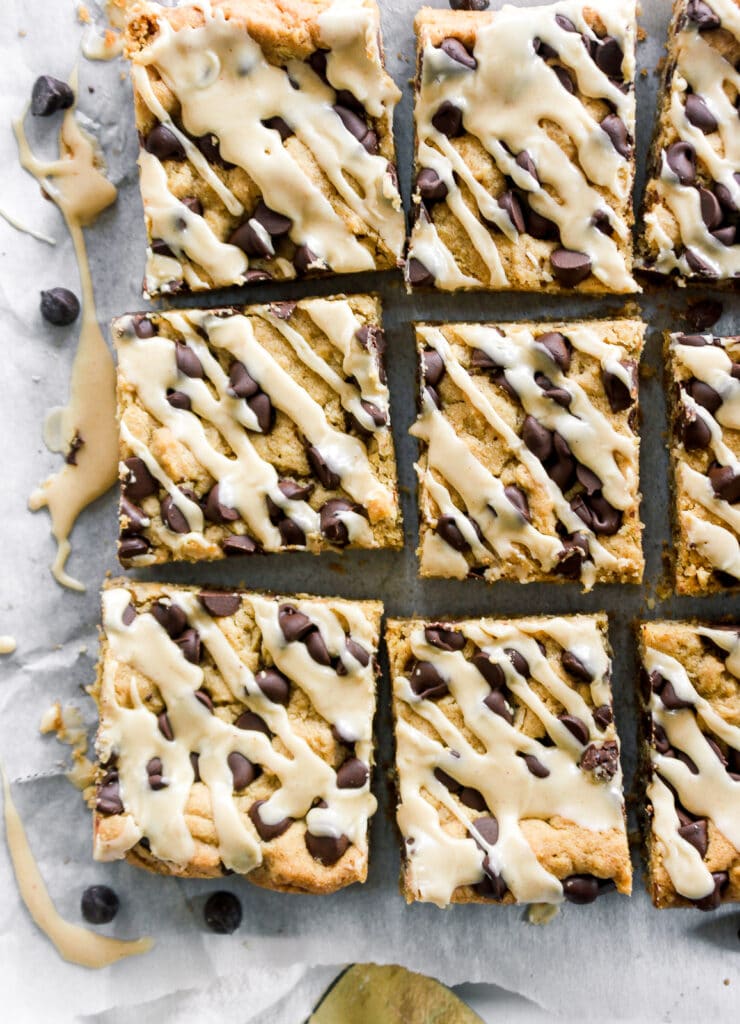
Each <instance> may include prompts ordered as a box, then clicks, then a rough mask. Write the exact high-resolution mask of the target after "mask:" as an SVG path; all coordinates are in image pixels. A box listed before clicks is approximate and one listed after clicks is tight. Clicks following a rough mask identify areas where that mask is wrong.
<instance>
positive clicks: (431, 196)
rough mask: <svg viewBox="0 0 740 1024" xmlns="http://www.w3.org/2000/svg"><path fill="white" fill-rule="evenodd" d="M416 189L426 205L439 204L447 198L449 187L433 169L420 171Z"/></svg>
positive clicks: (424, 168)
mask: <svg viewBox="0 0 740 1024" xmlns="http://www.w3.org/2000/svg"><path fill="white" fill-rule="evenodd" d="M416 187H417V189H418V191H419V195H420V196H421V198H422V199H423V200H424V202H425V203H438V202H440V200H442V199H444V198H445V197H446V196H447V186H446V185H445V183H444V182H443V181H442V179H441V178H440V176H439V175H438V174H437V172H436V171H433V170H432V168H431V167H423V168H422V169H421V170H420V171H419V174H418V176H417V178H416Z"/></svg>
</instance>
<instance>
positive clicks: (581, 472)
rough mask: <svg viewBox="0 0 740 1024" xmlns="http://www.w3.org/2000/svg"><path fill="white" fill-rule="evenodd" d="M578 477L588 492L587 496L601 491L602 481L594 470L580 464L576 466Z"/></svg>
mask: <svg viewBox="0 0 740 1024" xmlns="http://www.w3.org/2000/svg"><path fill="white" fill-rule="evenodd" d="M576 477H577V479H578V482H579V484H581V485H582V486H583V488H584V490H585V491H586V494H588V495H591V494H595V493H596V492H597V491H600V490H601V486H602V484H601V480H600V479H599V478H598V477H597V475H596V474H595V473H594V472H593V470H591V469H589V468H588V466H584V465H583V464H582V463H580V462H579V463H577V465H576Z"/></svg>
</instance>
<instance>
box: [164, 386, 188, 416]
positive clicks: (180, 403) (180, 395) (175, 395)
mask: <svg viewBox="0 0 740 1024" xmlns="http://www.w3.org/2000/svg"><path fill="white" fill-rule="evenodd" d="M167 401H168V402H169V403H170V405H171V406H172V408H173V409H184V410H185V411H186V412H189V411H190V408H191V402H190V398H189V397H188V395H186V394H185V392H184V391H175V390H174V388H168V389H167Z"/></svg>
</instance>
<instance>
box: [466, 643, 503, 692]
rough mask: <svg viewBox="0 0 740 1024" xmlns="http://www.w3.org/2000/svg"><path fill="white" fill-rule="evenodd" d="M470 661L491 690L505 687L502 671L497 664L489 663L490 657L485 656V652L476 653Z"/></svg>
mask: <svg viewBox="0 0 740 1024" xmlns="http://www.w3.org/2000/svg"><path fill="white" fill-rule="evenodd" d="M470 661H471V663H472V664H473V665H475V667H476V668H477V669H478V671H479V672H480V674H481V675H482V676H483V678H484V679H485V681H486V682H487V683H488V685H489V686H490V687H491V688H492V689H493V690H498V689H501V687H502V686H506V675H505V673H504V670H503V669H502V668H501V666H500V665H499V664H498V663H497V662H495V661H491V657H490V655H488V654H486V652H485V651H477V652H476V653H475V654H474V655H473V657H472V658H471V659H470Z"/></svg>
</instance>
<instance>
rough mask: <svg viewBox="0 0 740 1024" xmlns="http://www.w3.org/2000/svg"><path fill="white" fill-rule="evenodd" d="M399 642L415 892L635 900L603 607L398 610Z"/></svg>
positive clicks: (393, 651) (407, 879)
mask: <svg viewBox="0 0 740 1024" xmlns="http://www.w3.org/2000/svg"><path fill="white" fill-rule="evenodd" d="M386 640H387V643H388V652H389V658H390V665H391V675H392V679H393V710H394V715H395V721H396V773H397V782H398V808H397V819H398V827H399V829H400V832H401V837H402V841H403V861H404V863H403V869H402V879H401V888H402V891H403V893H404V895H405V896H406V899H407V900H408V901H409V902H411V901H413V900H424V901H429V902H432V903H436V904H438V905H439V906H445V905H446V904H448V903H451V902H453V903H471V902H484V901H487V900H495V901H497V902H501V903H554V904H557V903H561V902H562V901H563V900H564V899H565V900H570V901H571V902H573V903H590V902H591V901H592V900H594V899H596V897H597V896H598V895H600V894H601V893H602V892H603V891H604V890H606V889H609V888H612V887H613V885H616V887H617V889H618V890H619V891H620V892H623V893H629V892H630V890H631V883H632V869H631V864H630V857H629V850H628V847H627V835H626V831H625V822H624V801H623V797H622V773H621V769H620V764H619V739H618V737H617V732H616V729H615V726H614V721H613V713H612V698H611V687H610V682H609V680H610V674H611V658H610V652H609V646H608V639H607V619H606V615H604V614H600V615H575V616H567V617H563V618H555V617H552V618H546V617H542V618H530V619H477V620H466V621H455V622H441V623H440V622H435V621H427V620H421V619H394V620H391V621H389V622H388V624H387V628H386ZM612 883H613V885H612Z"/></svg>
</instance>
